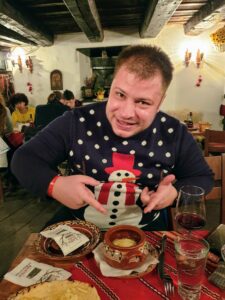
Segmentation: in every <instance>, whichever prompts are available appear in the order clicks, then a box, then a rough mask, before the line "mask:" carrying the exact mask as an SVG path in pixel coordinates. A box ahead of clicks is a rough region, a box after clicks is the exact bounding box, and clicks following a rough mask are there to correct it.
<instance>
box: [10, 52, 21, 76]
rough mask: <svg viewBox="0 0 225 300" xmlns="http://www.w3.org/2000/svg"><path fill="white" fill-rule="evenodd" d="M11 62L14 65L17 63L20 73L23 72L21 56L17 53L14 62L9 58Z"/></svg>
mask: <svg viewBox="0 0 225 300" xmlns="http://www.w3.org/2000/svg"><path fill="white" fill-rule="evenodd" d="M11 62H12V66H13V67H15V65H18V68H19V70H20V73H22V72H23V66H22V59H21V56H20V55H18V58H17V62H15V60H14V59H12V60H11Z"/></svg>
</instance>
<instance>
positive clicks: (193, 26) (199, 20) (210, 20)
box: [184, 0, 225, 35]
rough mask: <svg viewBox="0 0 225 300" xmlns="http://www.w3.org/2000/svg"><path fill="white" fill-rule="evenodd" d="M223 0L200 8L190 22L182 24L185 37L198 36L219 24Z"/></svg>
mask: <svg viewBox="0 0 225 300" xmlns="http://www.w3.org/2000/svg"><path fill="white" fill-rule="evenodd" d="M224 8H225V0H213V1H210V2H208V3H207V4H205V5H204V6H202V7H201V8H200V9H199V11H198V12H197V13H195V14H194V15H193V16H192V17H191V18H190V20H189V21H188V22H187V23H186V24H184V33H185V34H187V35H198V34H200V33H202V32H203V31H204V30H206V29H209V28H210V27H212V26H214V25H215V24H217V23H218V22H220V21H221V20H222V19H223V17H224V15H223V13H222V9H224Z"/></svg>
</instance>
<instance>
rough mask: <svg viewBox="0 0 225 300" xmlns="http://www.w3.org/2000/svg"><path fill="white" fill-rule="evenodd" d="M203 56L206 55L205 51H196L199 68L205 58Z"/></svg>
mask: <svg viewBox="0 0 225 300" xmlns="http://www.w3.org/2000/svg"><path fill="white" fill-rule="evenodd" d="M203 57H204V53H203V52H201V51H200V49H198V50H197V53H196V66H197V68H199V67H200V65H201V63H202V60H203Z"/></svg>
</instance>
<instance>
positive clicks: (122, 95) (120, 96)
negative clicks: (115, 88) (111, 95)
mask: <svg viewBox="0 0 225 300" xmlns="http://www.w3.org/2000/svg"><path fill="white" fill-rule="evenodd" d="M116 95H117V97H119V98H123V97H124V94H123V93H121V92H116Z"/></svg>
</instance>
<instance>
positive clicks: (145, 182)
mask: <svg viewBox="0 0 225 300" xmlns="http://www.w3.org/2000/svg"><path fill="white" fill-rule="evenodd" d="M172 72H173V66H172V64H171V62H170V60H169V58H168V56H167V55H166V54H165V53H164V52H163V51H162V50H161V49H159V48H157V47H152V46H147V45H137V46H131V47H127V48H126V49H124V50H123V51H122V52H121V54H120V56H119V57H118V61H117V64H116V68H115V74H114V79H113V81H112V85H111V89H110V93H109V98H108V101H107V102H102V103H97V104H91V105H87V106H84V107H81V108H77V109H75V110H73V111H71V112H66V113H65V114H64V115H63V116H61V117H59V118H57V119H56V120H54V121H53V122H52V123H50V124H49V125H48V127H46V128H45V129H44V130H42V131H41V132H40V133H38V135H36V136H35V137H34V138H33V139H32V140H30V141H29V142H27V143H26V144H24V145H23V146H22V147H20V148H19V149H18V150H17V151H16V153H15V155H14V158H13V162H12V169H13V172H14V173H15V175H16V176H17V178H18V179H19V181H20V182H21V184H23V185H24V186H25V187H26V188H27V189H29V190H30V191H32V192H33V193H35V194H38V195H40V196H45V195H46V194H48V195H49V196H51V197H53V198H54V199H56V200H58V201H59V202H61V203H62V204H63V205H64V206H63V207H62V210H61V211H60V214H58V215H57V216H56V218H55V219H54V222H56V221H62V220H66V219H74V218H79V219H81V218H82V219H85V220H87V221H91V222H93V223H95V224H96V225H97V226H99V227H100V228H101V229H107V228H110V227H112V226H114V225H116V224H132V225H136V226H139V227H140V228H143V229H152V230H157V229H160V230H162V229H166V226H167V222H166V221H167V220H166V210H167V207H168V206H170V205H172V204H173V203H174V200H175V199H176V197H177V194H178V190H179V189H180V187H181V186H183V185H186V184H192V185H198V186H201V187H202V188H204V189H205V191H206V193H208V192H209V191H210V189H211V187H212V185H213V174H212V171H211V170H210V169H209V167H208V165H207V164H206V163H205V160H204V158H203V156H202V154H201V151H200V150H199V148H198V146H197V144H196V142H195V140H194V139H193V137H192V135H191V134H190V133H188V131H187V128H186V126H185V125H183V124H181V123H180V122H179V121H178V120H176V119H175V118H172V117H170V116H169V115H167V114H165V113H163V112H161V111H160V110H159V109H160V105H161V103H162V102H163V100H164V98H165V94H166V90H167V88H168V86H169V84H170V82H171V80H172ZM65 160H67V161H68V166H69V169H70V176H57V174H58V171H57V166H58V165H59V164H60V163H61V162H63V161H65ZM24 166H26V168H24Z"/></svg>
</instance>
